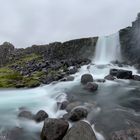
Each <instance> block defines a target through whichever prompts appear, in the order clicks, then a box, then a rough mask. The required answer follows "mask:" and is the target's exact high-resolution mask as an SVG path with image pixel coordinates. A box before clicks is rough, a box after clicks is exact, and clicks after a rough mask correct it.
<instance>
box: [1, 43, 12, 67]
mask: <svg viewBox="0 0 140 140" xmlns="http://www.w3.org/2000/svg"><path fill="white" fill-rule="evenodd" d="M13 51H14V46H13V45H12V44H11V43H8V42H4V43H3V44H2V45H0V66H2V65H4V64H6V63H8V62H10V60H11V59H12V58H11V54H12V53H13Z"/></svg>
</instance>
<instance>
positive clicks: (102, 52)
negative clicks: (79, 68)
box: [94, 33, 121, 64]
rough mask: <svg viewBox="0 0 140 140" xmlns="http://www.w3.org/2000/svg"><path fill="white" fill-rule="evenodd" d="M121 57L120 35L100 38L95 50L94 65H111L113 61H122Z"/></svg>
mask: <svg viewBox="0 0 140 140" xmlns="http://www.w3.org/2000/svg"><path fill="white" fill-rule="evenodd" d="M120 57H121V55H120V40H119V33H115V34H113V35H110V36H103V37H99V39H98V42H97V45H96V50H95V57H94V63H96V64H109V63H110V62H111V61H115V60H120Z"/></svg>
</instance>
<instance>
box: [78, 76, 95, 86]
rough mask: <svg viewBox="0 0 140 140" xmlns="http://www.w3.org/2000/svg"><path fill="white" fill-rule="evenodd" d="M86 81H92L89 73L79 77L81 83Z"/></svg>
mask: <svg viewBox="0 0 140 140" xmlns="http://www.w3.org/2000/svg"><path fill="white" fill-rule="evenodd" d="M88 82H93V77H92V75H91V74H84V75H82V77H81V83H82V84H84V85H85V84H87V83H88Z"/></svg>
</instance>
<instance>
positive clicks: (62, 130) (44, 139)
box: [41, 119, 69, 140]
mask: <svg viewBox="0 0 140 140" xmlns="http://www.w3.org/2000/svg"><path fill="white" fill-rule="evenodd" d="M68 128H69V123H68V122H67V121H65V120H62V119H45V121H44V126H43V128H42V132H41V140H62V139H63V137H64V135H65V134H66V132H67V130H68Z"/></svg>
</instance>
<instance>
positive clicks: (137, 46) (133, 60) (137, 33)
mask: <svg viewBox="0 0 140 140" xmlns="http://www.w3.org/2000/svg"><path fill="white" fill-rule="evenodd" d="M120 43H121V52H122V56H123V57H124V59H125V61H127V62H129V63H130V64H139V63H140V55H139V54H140V14H138V17H137V19H136V21H134V22H133V23H132V27H127V28H125V29H122V30H120Z"/></svg>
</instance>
